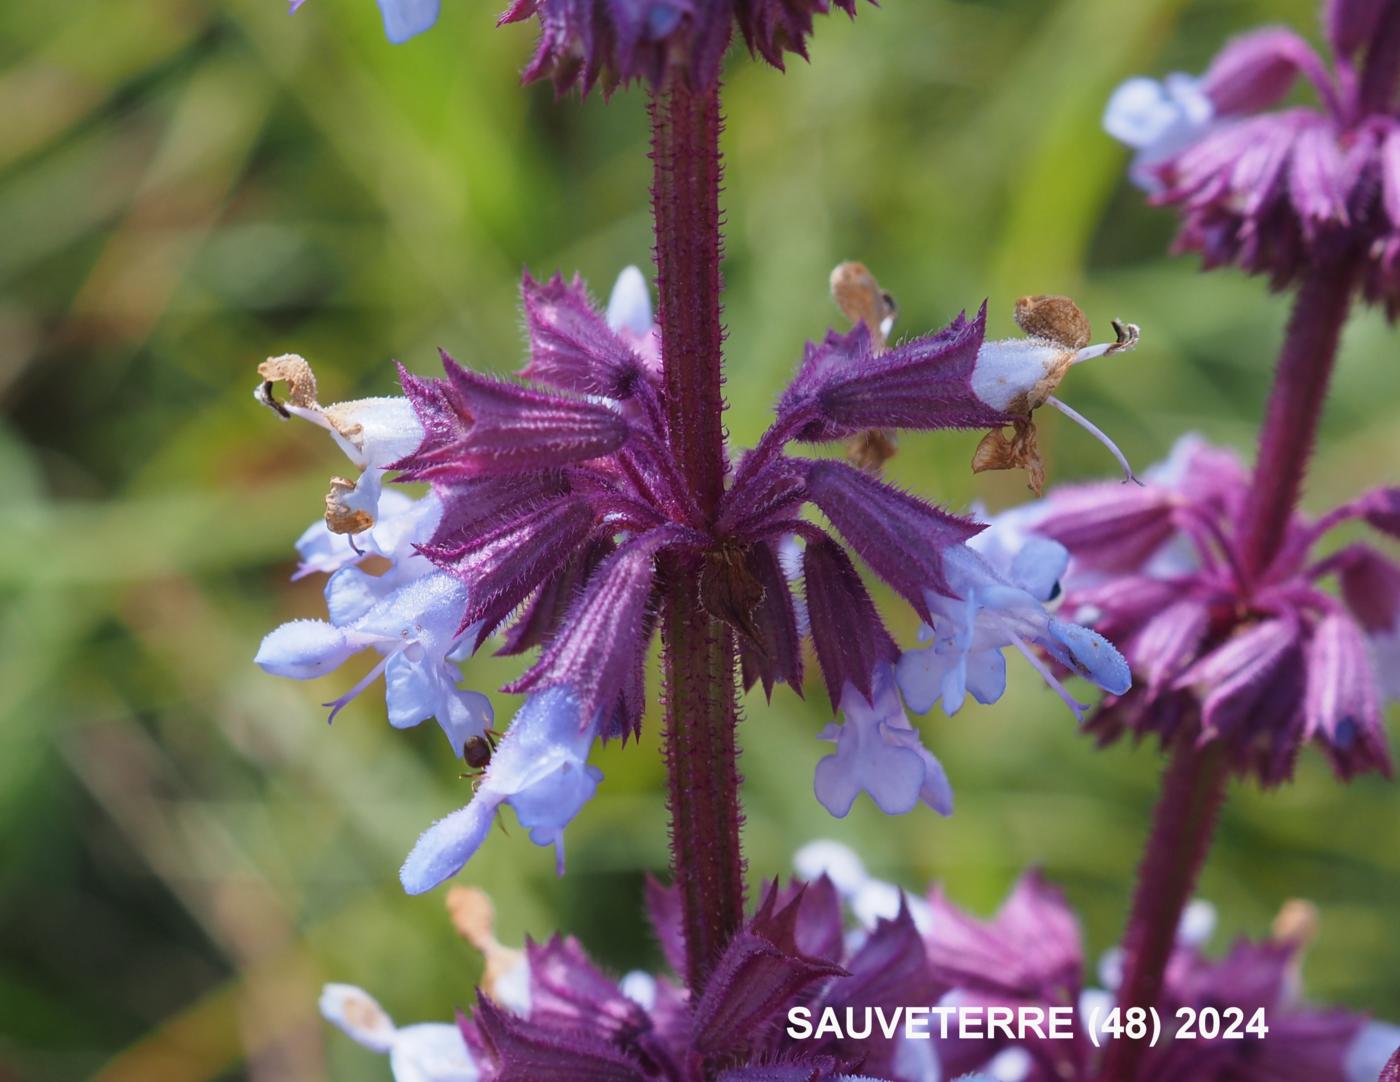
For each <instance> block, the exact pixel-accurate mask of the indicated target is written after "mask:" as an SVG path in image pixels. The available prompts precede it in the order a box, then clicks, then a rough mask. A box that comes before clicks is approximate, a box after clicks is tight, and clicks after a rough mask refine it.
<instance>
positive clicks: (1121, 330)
mask: <svg viewBox="0 0 1400 1082" xmlns="http://www.w3.org/2000/svg"><path fill="white" fill-rule="evenodd" d="M1113 333H1114V334H1115V335H1117V339H1116V340H1115V341H1113V342H1099V343H1098V344H1096V345H1092V346H1085V347H1084V348H1083V349H1081V350H1080V351H1079V352H1078V353H1076V354H1075V355H1074V360H1073V361H1072V362H1071V363H1072V364H1082V363H1083V362H1085V361H1092V360H1093V359H1094V358H1095V357H1107V356H1109V355H1110V354H1113V353H1127V352H1128V350H1130V349H1136V348H1137V344H1138V342H1139V341H1141V339H1142V330H1141V329H1140V328H1139V327H1138V325H1137V324H1136V323H1124V322H1123V321H1122V320H1117V319H1115V320H1114V321H1113Z"/></svg>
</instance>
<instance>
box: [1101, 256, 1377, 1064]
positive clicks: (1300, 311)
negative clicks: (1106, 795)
mask: <svg viewBox="0 0 1400 1082" xmlns="http://www.w3.org/2000/svg"><path fill="white" fill-rule="evenodd" d="M1358 265H1359V260H1358V259H1356V258H1355V257H1354V253H1338V256H1337V258H1335V259H1334V260H1331V261H1327V262H1322V263H1318V264H1316V265H1314V266H1313V267H1312V268H1311V269H1310V270H1309V271H1308V274H1307V277H1306V278H1304V279H1303V282H1302V284H1301V285H1300V286H1299V288H1298V293H1297V296H1296V297H1295V298H1294V303H1293V313H1292V315H1291V317H1290V318H1289V321H1288V329H1287V332H1286V334H1285V337H1284V342H1283V348H1282V350H1281V351H1280V353H1279V360H1278V369H1277V372H1276V373H1275V376H1274V386H1273V390H1272V392H1271V393H1270V395H1269V405H1268V411H1267V414H1266V416H1265V419H1264V426H1263V428H1262V430H1261V432H1260V436H1259V452H1258V458H1257V461H1256V464H1255V475H1254V484H1253V486H1252V488H1251V489H1250V500H1249V504H1248V507H1247V508H1246V512H1245V517H1244V537H1245V543H1244V546H1243V558H1242V563H1243V566H1242V567H1240V568H1239V569H1238V573H1239V574H1241V575H1242V576H1243V577H1244V578H1245V580H1246V582H1257V581H1258V580H1259V578H1260V576H1261V575H1262V574H1263V573H1264V572H1266V571H1267V570H1268V569H1269V566H1270V565H1271V564H1272V563H1273V561H1274V560H1275V559H1276V558H1277V557H1278V555H1279V551H1280V547H1281V544H1282V541H1283V538H1284V527H1285V525H1286V524H1287V522H1288V519H1289V516H1291V515H1292V514H1293V512H1294V509H1295V508H1296V506H1297V503H1298V496H1299V494H1300V493H1301V491H1302V487H1303V478H1304V476H1305V475H1306V473H1307V467H1308V460H1309V458H1310V457H1311V456H1312V451H1313V447H1314V445H1315V444H1316V442H1317V429H1318V424H1319V422H1320V421H1321V418H1322V408H1323V405H1324V403H1325V402H1326V400H1327V390H1328V385H1329V383H1330V381H1331V377H1332V369H1333V367H1334V362H1335V360H1336V355H1337V344H1338V342H1339V340H1340V339H1341V333H1342V326H1343V324H1344V323H1345V322H1346V317H1347V313H1348V311H1349V310H1350V308H1351V299H1352V291H1353V287H1354V286H1355V284H1356V274H1357V271H1356V268H1357V267H1358ZM1198 732H1199V729H1198V727H1197V725H1195V724H1192V725H1189V726H1184V727H1183V730H1182V731H1181V732H1180V733H1179V734H1178V735H1177V737H1176V740H1175V744H1174V747H1173V750H1172V759H1171V763H1170V765H1169V766H1168V767H1167V770H1166V774H1165V775H1164V778H1163V783H1162V795H1161V797H1160V799H1159V801H1158V804H1157V809H1156V812H1155V813H1154V816H1153V822H1152V832H1151V834H1150V835H1149V836H1148V840H1147V848H1146V851H1145V852H1144V854H1143V858H1142V864H1141V867H1140V868H1139V872H1138V883H1137V890H1136V892H1135V893H1134V895H1133V906H1132V911H1131V913H1130V914H1129V917H1128V926H1127V930H1126V931H1125V932H1124V936H1123V951H1124V969H1123V982H1122V984H1121V985H1120V986H1119V989H1118V1005H1119V1006H1120V1007H1121V1008H1123V1009H1125V1010H1126V1009H1127V1008H1129V1007H1151V1006H1155V1005H1156V1004H1157V1002H1158V1000H1159V999H1160V996H1161V991H1162V980H1163V976H1164V974H1165V972H1166V968H1167V963H1168V961H1169V960H1170V958H1171V953H1172V949H1173V947H1174V946H1175V943H1176V933H1177V927H1178V925H1179V924H1180V922H1181V913H1182V910H1183V909H1184V908H1185V907H1186V903H1187V902H1188V901H1190V899H1191V895H1192V893H1193V892H1194V891H1195V889H1196V883H1197V881H1198V880H1199V878H1200V874H1201V868H1202V866H1203V865H1204V864H1205V859H1206V854H1207V853H1208V852H1209V851H1210V846H1211V842H1212V840H1213V835H1214V832H1215V823H1216V820H1217V818H1218V816H1219V811H1220V808H1221V807H1222V805H1223V804H1224V802H1225V795H1226V790H1227V787H1228V786H1227V783H1228V770H1227V766H1226V763H1225V759H1224V756H1223V754H1222V753H1221V752H1220V750H1219V748H1218V746H1216V745H1208V746H1207V747H1205V748H1200V747H1197V744H1196V736H1197V734H1198ZM1146 1051H1147V1045H1146V1044H1145V1043H1143V1042H1139V1041H1132V1040H1129V1039H1127V1038H1122V1039H1119V1040H1117V1041H1114V1042H1112V1043H1111V1044H1109V1045H1108V1049H1107V1051H1106V1052H1105V1054H1104V1059H1103V1064H1102V1066H1101V1067H1100V1069H1099V1075H1098V1077H1099V1079H1100V1082H1132V1080H1133V1079H1135V1078H1136V1077H1137V1071H1138V1067H1139V1064H1140V1063H1141V1060H1142V1056H1143V1054H1144V1053H1145V1052H1146Z"/></svg>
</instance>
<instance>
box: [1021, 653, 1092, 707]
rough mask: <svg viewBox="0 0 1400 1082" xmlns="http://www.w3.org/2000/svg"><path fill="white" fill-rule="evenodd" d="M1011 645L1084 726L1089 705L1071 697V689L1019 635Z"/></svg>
mask: <svg viewBox="0 0 1400 1082" xmlns="http://www.w3.org/2000/svg"><path fill="white" fill-rule="evenodd" d="M1011 645H1012V646H1014V647H1016V649H1017V650H1019V651H1021V653H1022V654H1024V655H1025V658H1026V660H1027V661H1029V662H1030V663H1031V668H1033V669H1034V670H1035V671H1036V672H1038V673H1040V675H1041V678H1042V679H1043V680H1044V681H1045V682H1046V683H1047V684H1049V685H1050V690H1052V691H1053V692H1054V693H1055V694H1056V695H1058V696H1059V697H1060V698H1061V700H1063V702H1064V704H1065V705H1066V706H1068V707H1069V708H1070V710H1071V711H1073V713H1074V716H1075V718H1076V719H1077V720H1078V721H1079V722H1080V724H1083V722H1084V711H1086V710H1088V709H1089V706H1088V704H1087V703H1081V702H1080V701H1079V700H1078V699H1076V698H1075V697H1074V696H1073V695H1071V694H1070V693H1069V689H1068V688H1066V687H1065V686H1064V684H1062V683H1060V681H1059V679H1058V678H1057V677H1056V676H1055V674H1054V673H1053V672H1051V671H1050V666H1048V665H1047V664H1045V662H1043V661H1041V660H1040V657H1039V656H1038V655H1037V654H1036V652H1035V651H1034V650H1032V649H1031V648H1030V647H1029V646H1027V645H1026V644H1025V642H1023V641H1022V639H1021V637H1020V636H1019V635H1016V634H1014V633H1013V634H1012V636H1011Z"/></svg>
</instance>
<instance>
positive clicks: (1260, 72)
mask: <svg viewBox="0 0 1400 1082" xmlns="http://www.w3.org/2000/svg"><path fill="white" fill-rule="evenodd" d="M1397 20H1400V16H1398V15H1397V14H1396V12H1395V11H1394V10H1393V9H1392V7H1391V6H1390V5H1386V4H1383V3H1377V2H1373V0H1338V2H1331V3H1329V4H1328V5H1327V14H1326V18H1325V20H1324V23H1325V28H1326V30H1327V32H1328V38H1329V42H1330V44H1331V46H1332V49H1333V65H1334V68H1333V70H1329V69H1328V67H1327V65H1326V64H1325V63H1324V62H1323V60H1322V59H1321V58H1320V57H1319V56H1318V55H1317V53H1316V52H1315V51H1314V50H1313V48H1312V47H1311V46H1310V45H1309V44H1308V43H1307V42H1305V41H1304V40H1303V39H1302V38H1301V37H1299V36H1298V35H1297V34H1295V33H1293V32H1292V31H1291V30H1287V29H1284V28H1279V27H1269V28H1265V29H1261V30H1257V31H1254V32H1252V33H1249V34H1245V35H1244V36H1242V37H1240V38H1237V39H1235V40H1234V41H1232V42H1230V43H1229V44H1227V45H1226V46H1225V48H1224V49H1223V50H1221V52H1220V53H1219V54H1218V55H1217V56H1216V58H1215V60H1214V61H1213V62H1212V63H1211V66H1210V68H1209V69H1208V70H1207V71H1206V73H1205V75H1204V76H1202V77H1201V78H1200V79H1198V80H1197V79H1192V78H1190V77H1189V76H1185V75H1181V74H1175V75H1170V76H1168V77H1167V79H1166V81H1165V82H1164V83H1160V84H1159V83H1156V82H1155V81H1153V80H1151V79H1145V78H1135V79H1131V80H1129V81H1128V82H1126V83H1124V84H1123V85H1122V86H1120V87H1119V88H1118V90H1117V91H1116V92H1115V93H1114V95H1113V97H1112V98H1111V99H1110V101H1109V103H1108V107H1107V110H1106V112H1105V115H1104V127H1105V128H1106V129H1107V131H1108V133H1109V134H1110V135H1112V136H1114V137H1115V138H1116V139H1118V140H1120V141H1121V142H1123V143H1125V144H1127V145H1128V146H1130V147H1132V148H1133V149H1134V150H1135V151H1136V156H1135V158H1134V160H1133V165H1132V169H1131V175H1132V178H1133V180H1134V182H1135V183H1137V184H1138V185H1139V186H1140V187H1142V188H1144V189H1145V190H1146V191H1147V192H1148V193H1149V195H1150V197H1151V201H1152V202H1153V203H1156V204H1159V205H1166V206H1174V207H1176V208H1177V209H1178V212H1179V213H1180V215H1181V228H1180V232H1179V233H1178V234H1177V240H1176V247H1177V248H1178V249H1180V250H1187V251H1197V252H1200V253H1201V255H1202V258H1203V259H1204V261H1205V265H1206V266H1207V267H1208V268H1210V267H1217V266H1222V265H1225V264H1229V263H1235V264H1237V265H1239V266H1240V267H1241V268H1243V269H1244V270H1246V271H1249V272H1250V273H1263V274H1267V275H1269V277H1270V279H1271V280H1272V282H1273V284H1274V286H1275V287H1282V286H1284V285H1287V284H1288V283H1289V282H1291V281H1293V280H1294V279H1295V278H1296V277H1297V276H1298V275H1299V273H1300V271H1301V269H1302V268H1303V266H1304V265H1306V264H1308V263H1310V262H1313V261H1315V260H1316V259H1317V258H1318V255H1319V253H1326V254H1327V255H1328V256H1329V257H1330V256H1335V255H1341V256H1343V257H1344V258H1347V259H1350V260H1355V261H1359V262H1360V263H1361V264H1362V265H1363V267H1364V289H1365V293H1366V295H1367V297H1368V298H1369V299H1370V300H1372V301H1373V302H1376V303H1378V304H1383V305H1384V306H1385V307H1386V310H1387V311H1388V312H1389V314H1390V317H1391V318H1392V319H1394V318H1396V316H1397V315H1400V116H1397V114H1396V108H1395V105H1396V103H1395V89H1396V81H1397V79H1396V77H1397V75H1400V72H1397V71H1396V70H1395V69H1396V65H1397V61H1396V57H1395V55H1394V50H1393V49H1392V48H1390V47H1378V48H1377V47H1371V48H1367V47H1368V46H1372V45H1373V43H1375V42H1377V41H1379V40H1382V39H1384V40H1390V39H1393V38H1395V36H1396V35H1397V34H1400V22H1397ZM1362 52H1364V53H1365V57H1364V62H1362V61H1361V58H1360V57H1359V56H1358V54H1360V53H1362ZM1299 77H1301V78H1303V79H1305V80H1307V81H1308V82H1309V83H1311V84H1312V87H1313V90H1314V92H1315V94H1316V96H1317V98H1318V100H1319V103H1320V107H1309V106H1295V107H1289V108H1284V109H1278V110H1274V111H1268V110H1270V109H1271V108H1272V107H1273V106H1275V105H1277V104H1278V103H1279V102H1281V101H1282V100H1283V99H1284V98H1285V97H1286V96H1287V95H1288V94H1289V93H1290V91H1291V90H1292V88H1293V86H1294V84H1295V83H1296V82H1297V81H1298V79H1299Z"/></svg>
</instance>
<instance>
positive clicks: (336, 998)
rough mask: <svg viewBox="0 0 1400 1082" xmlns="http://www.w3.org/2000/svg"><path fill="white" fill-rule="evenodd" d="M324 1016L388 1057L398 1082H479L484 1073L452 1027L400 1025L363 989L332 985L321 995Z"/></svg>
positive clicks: (359, 1042)
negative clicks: (481, 1072)
mask: <svg viewBox="0 0 1400 1082" xmlns="http://www.w3.org/2000/svg"><path fill="white" fill-rule="evenodd" d="M320 1007H321V1015H322V1017H324V1018H325V1019H326V1020H327V1021H328V1022H331V1023H333V1024H334V1025H335V1026H337V1027H338V1028H339V1029H340V1030H341V1032H342V1033H344V1034H345V1035H346V1036H347V1037H349V1038H350V1039H351V1040H352V1041H354V1042H355V1043H356V1044H358V1045H360V1046H362V1047H364V1048H368V1049H369V1050H370V1051H371V1052H378V1053H379V1054H380V1055H386V1056H388V1057H389V1070H390V1073H391V1074H392V1075H393V1076H394V1082H476V1080H477V1078H479V1077H480V1071H479V1070H478V1069H477V1066H476V1063H475V1062H474V1061H473V1060H472V1057H471V1053H470V1052H469V1051H468V1050H467V1043H466V1041H465V1040H464V1039H463V1038H462V1031H461V1030H460V1029H459V1028H458V1027H457V1026H456V1025H454V1024H452V1023H451V1022H424V1023H420V1024H419V1025H416V1026H396V1025H394V1020H393V1019H392V1018H390V1017H389V1014H388V1012H386V1011H385V1010H384V1008H383V1007H381V1006H380V1005H379V1003H378V1002H377V1001H376V1000H375V998H374V997H373V996H371V995H370V994H369V993H368V992H366V991H365V990H364V989H362V988H357V987H355V986H354V985H353V984H328V985H326V986H325V987H324V988H323V989H322V990H321V1001H320Z"/></svg>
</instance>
